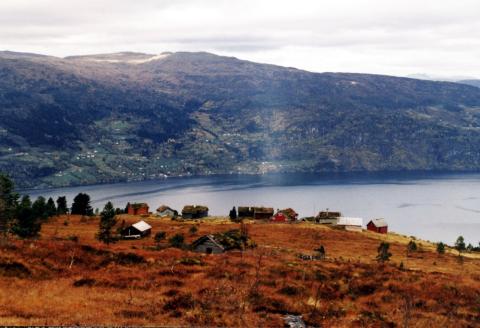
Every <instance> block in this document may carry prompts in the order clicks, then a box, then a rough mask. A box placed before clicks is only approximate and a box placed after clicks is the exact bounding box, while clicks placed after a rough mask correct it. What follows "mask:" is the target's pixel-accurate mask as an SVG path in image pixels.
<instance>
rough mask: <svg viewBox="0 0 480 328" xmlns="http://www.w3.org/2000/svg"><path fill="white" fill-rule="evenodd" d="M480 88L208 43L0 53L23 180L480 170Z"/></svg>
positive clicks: (8, 141)
mask: <svg viewBox="0 0 480 328" xmlns="http://www.w3.org/2000/svg"><path fill="white" fill-rule="evenodd" d="M479 109H480V89H479V88H476V87H474V86H469V85H465V84H459V83H449V82H433V81H422V80H416V79H410V78H400V77H393V76H381V75H371V74H349V73H311V72H307V71H302V70H298V69H294V68H288V67H280V66H274V65H266V64H258V63H254V62H249V61H244V60H239V59H237V58H232V57H224V56H217V55H214V54H210V53H204V52H199V53H187V52H177V53H169V52H166V53H161V54H142V53H132V52H122V53H117V54H102V55H90V56H72V57H67V58H57V57H52V56H42V55H36V54H28V53H15V52H0V171H4V172H7V173H9V174H10V175H11V176H12V177H13V178H14V179H15V181H16V183H17V185H19V186H20V187H23V188H25V187H52V186H69V185H79V184H92V183H103V182H117V181H130V180H144V179H153V178H158V177H164V176H178V175H209V174H236V173H241V174H245V173H247V174H255V173H265V172H349V171H401V170H451V171H466V170H478V169H479V168H480V155H479V154H480V149H479V147H480V115H479V114H480V110H479Z"/></svg>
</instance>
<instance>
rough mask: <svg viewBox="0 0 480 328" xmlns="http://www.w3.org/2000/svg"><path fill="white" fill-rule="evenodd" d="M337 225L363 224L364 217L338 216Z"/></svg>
mask: <svg viewBox="0 0 480 328" xmlns="http://www.w3.org/2000/svg"><path fill="white" fill-rule="evenodd" d="M337 225H342V226H360V227H361V226H362V225H363V219H362V218H350V217H344V216H341V217H339V218H338V221H337Z"/></svg>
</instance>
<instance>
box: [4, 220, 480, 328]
mask: <svg viewBox="0 0 480 328" xmlns="http://www.w3.org/2000/svg"><path fill="white" fill-rule="evenodd" d="M120 219H121V220H122V219H125V220H126V221H127V222H133V221H135V220H137V219H138V218H135V217H131V216H123V217H121V218H120ZM145 220H146V221H147V222H148V223H150V224H151V225H152V226H153V234H155V233H156V232H158V231H165V232H166V233H167V239H168V238H169V237H171V236H172V235H174V234H176V233H183V234H184V235H185V236H186V241H187V242H188V243H189V242H191V241H193V240H194V239H196V238H198V237H199V236H201V235H203V234H206V233H212V232H220V231H226V230H228V229H232V228H238V227H239V225H238V224H235V223H230V222H228V221H227V220H219V219H216V220H214V219H210V220H203V221H202V222H199V223H193V222H177V221H171V220H166V219H155V218H153V217H152V218H145ZM193 224H195V225H196V226H197V227H198V231H197V232H196V233H195V235H192V234H191V233H190V232H189V230H190V228H191V227H192V225H193ZM97 229H98V219H96V218H89V219H81V218H80V217H78V216H71V217H66V216H65V217H58V218H54V219H52V220H51V221H50V222H48V223H46V224H44V225H43V227H42V231H41V237H40V238H39V239H38V240H18V239H14V238H13V237H10V240H9V242H8V244H7V245H5V246H2V248H0V277H1V279H0V323H1V324H5V325H93V324H102V325H170V326H176V325H182V326H235V327H238V326H251V327H279V326H280V327H281V326H283V325H284V322H283V317H284V315H285V314H295V315H302V316H303V319H304V320H305V322H306V323H307V324H308V325H311V326H316V327H318V326H322V327H332V326H333V327H478V326H480V259H478V256H475V255H473V254H468V255H466V256H464V257H463V260H462V261H460V260H459V259H458V256H457V254H456V253H455V252H454V251H452V250H447V254H445V255H438V254H436V253H435V248H434V245H432V244H429V243H427V242H421V241H417V242H418V243H419V244H420V245H421V247H420V248H421V249H420V250H419V251H418V252H416V253H414V254H412V255H411V256H408V257H407V254H406V244H407V243H408V241H409V240H410V239H408V238H406V237H402V236H400V235H396V234H388V235H379V234H374V233H371V232H363V233H355V232H346V231H339V230H334V229H331V228H328V227H325V226H319V225H313V224H309V223H299V224H266V223H259V222H257V223H250V224H248V229H249V234H250V236H251V238H252V239H253V240H254V241H255V242H256V243H257V245H258V247H257V248H255V249H252V250H247V251H244V252H240V251H232V252H227V253H224V254H220V255H203V254H198V253H193V252H190V251H188V250H180V249H175V248H169V247H168V244H167V242H166V241H165V242H163V243H162V244H161V247H160V249H156V248H155V245H156V244H155V242H154V240H153V237H152V236H151V237H149V238H146V239H142V240H137V241H119V242H117V243H115V244H110V245H104V244H102V243H99V242H98V241H97V240H95V233H96V232H97ZM153 234H152V235H153ZM71 236H77V237H78V241H73V240H69V238H70V237H71ZM70 239H71V238H70ZM381 240H387V241H389V242H390V243H391V247H390V251H391V252H392V254H393V256H392V257H391V260H390V261H389V263H387V264H385V265H380V264H378V263H377V262H376V260H375V258H376V255H377V247H378V245H379V243H380V241H381ZM320 245H323V246H324V247H325V250H326V254H327V258H326V259H325V260H314V261H305V260H301V259H300V258H299V257H298V254H299V253H302V254H313V250H314V249H315V248H318V247H319V246H320ZM401 263H403V268H402V267H401Z"/></svg>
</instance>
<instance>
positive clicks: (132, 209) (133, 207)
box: [127, 203, 148, 215]
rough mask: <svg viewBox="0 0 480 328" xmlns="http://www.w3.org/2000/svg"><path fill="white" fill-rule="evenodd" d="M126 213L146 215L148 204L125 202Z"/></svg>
mask: <svg viewBox="0 0 480 328" xmlns="http://www.w3.org/2000/svg"><path fill="white" fill-rule="evenodd" d="M127 214H130V215H144V214H146V215H148V204H146V203H134V204H130V203H128V204H127Z"/></svg>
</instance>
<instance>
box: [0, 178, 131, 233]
mask: <svg viewBox="0 0 480 328" xmlns="http://www.w3.org/2000/svg"><path fill="white" fill-rule="evenodd" d="M110 205H111V203H110ZM111 211H113V214H114V215H115V214H119V213H123V212H124V210H123V209H119V208H116V209H113V205H111V209H107V211H106V212H105V209H104V212H105V213H104V212H102V213H101V217H102V218H104V219H103V221H104V222H105V220H107V217H108V216H109V215H111ZM107 212H108V213H107ZM66 214H74V215H82V216H92V215H94V211H93V208H92V206H91V200H90V196H89V195H88V194H86V193H79V194H77V195H76V196H75V197H74V198H73V202H72V206H71V208H69V207H68V202H67V197H66V196H59V197H58V198H57V199H56V200H54V199H53V198H52V197H49V198H48V199H46V198H45V197H43V196H39V197H37V199H35V200H33V201H32V199H31V198H30V196H28V195H23V196H21V195H20V194H19V193H17V192H16V191H15V186H14V183H13V181H12V180H11V179H10V178H9V177H8V176H6V175H4V174H2V173H0V234H1V237H2V239H5V238H6V235H7V233H13V234H16V235H18V236H19V237H22V238H32V237H36V236H38V234H39V232H40V229H41V226H42V223H44V222H45V221H47V220H48V218H50V217H53V216H58V215H66ZM107 226H108V225H105V224H104V227H107ZM104 230H105V228H104ZM104 235H105V232H104V233H103V234H102V236H104ZM102 238H104V237H102Z"/></svg>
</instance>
